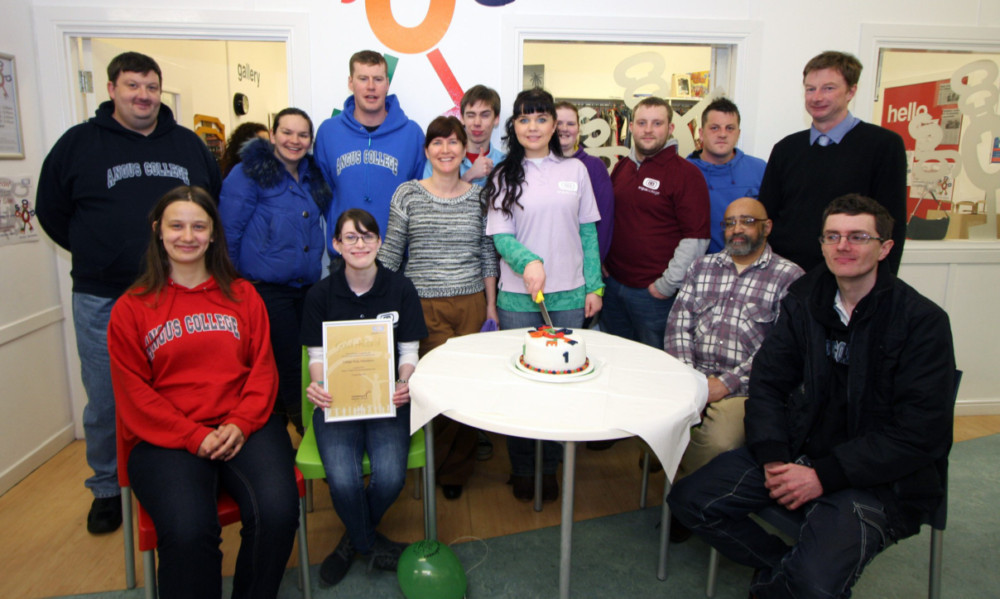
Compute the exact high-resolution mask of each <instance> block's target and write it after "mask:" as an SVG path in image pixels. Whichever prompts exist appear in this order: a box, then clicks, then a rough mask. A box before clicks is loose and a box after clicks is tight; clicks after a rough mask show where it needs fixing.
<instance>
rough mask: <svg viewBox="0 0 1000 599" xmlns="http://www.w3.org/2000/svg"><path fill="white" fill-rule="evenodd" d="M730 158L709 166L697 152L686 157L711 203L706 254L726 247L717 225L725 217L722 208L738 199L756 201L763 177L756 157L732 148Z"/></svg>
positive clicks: (761, 166) (763, 163)
mask: <svg viewBox="0 0 1000 599" xmlns="http://www.w3.org/2000/svg"><path fill="white" fill-rule="evenodd" d="M734 151H735V155H734V156H733V159H732V160H730V161H729V162H727V163H725V164H712V163H710V162H705V161H704V160H702V159H701V150H698V151H697V152H692V153H691V154H690V155H689V156H688V160H690V161H691V162H692V163H693V164H694V165H695V166H697V167H698V168H699V169H700V170H701V174H702V175H704V176H705V182H706V183H708V197H709V200H710V201H711V204H712V211H711V215H710V217H709V218H710V222H709V226H710V228H711V232H712V241H711V243H709V245H708V253H710V254H714V253H715V252H720V251H722V248H724V247H725V246H726V242H725V239H724V238H723V231H722V226H721V225H720V224H719V223H721V222H722V219H723V218H724V217H725V215H726V208H727V207H728V206H729V204H731V203H732V202H733V200H736V199H739V198H756V197H757V196H759V195H760V181H761V179H763V178H764V167H766V166H767V163H766V162H764V161H763V160H761V159H760V158H754V157H753V156H749V155H747V154H744V153H743V152H742V151H741V150H740V149H739V148H736V149H735V150H734Z"/></svg>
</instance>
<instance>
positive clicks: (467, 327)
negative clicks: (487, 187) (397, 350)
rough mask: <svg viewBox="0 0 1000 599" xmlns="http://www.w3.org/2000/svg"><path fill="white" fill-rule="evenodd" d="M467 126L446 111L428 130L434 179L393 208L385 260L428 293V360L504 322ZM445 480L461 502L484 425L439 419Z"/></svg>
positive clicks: (407, 186)
mask: <svg viewBox="0 0 1000 599" xmlns="http://www.w3.org/2000/svg"><path fill="white" fill-rule="evenodd" d="M467 139H468V138H467V137H466V133H465V127H464V126H463V125H462V122H461V121H460V120H458V119H457V118H455V117H453V116H449V117H444V116H439V117H437V118H436V119H434V120H433V121H431V124H430V125H429V126H428V127H427V137H426V139H425V140H424V153H425V154H426V155H427V164H428V166H429V167H430V168H431V176H430V177H428V178H427V179H422V180H419V181H418V180H413V181H407V182H406V183H403V184H402V185H400V186H399V187H398V188H397V189H396V193H395V194H393V196H392V202H391V204H390V205H389V230H388V231H387V232H386V235H385V243H384V244H383V245H382V249H380V250H379V253H378V258H379V261H380V262H381V263H382V264H383V265H385V267H386V268H388V269H390V270H394V271H395V270H399V267H400V264H401V263H402V261H403V256H404V255H407V254H409V260H408V261H407V263H406V270H405V271H404V273H403V274H405V275H406V278H408V279H410V280H411V281H412V282H413V285H414V286H415V287H416V289H417V294H418V295H419V296H420V305H421V306H422V307H423V312H424V322H426V324H427V329H428V332H429V334H428V336H427V338H426V339H424V340H423V341H421V342H420V357H423V356H424V354H426V353H427V352H429V351H430V350H432V349H434V348H435V347H437V346H439V345H441V344H442V343H444V342H445V341H447V340H448V339H449V338H451V337H456V336H458V335H468V334H470V333H478V332H479V330H480V329H481V328H482V326H483V322H484V321H485V320H486V319H487V318H492V319H493V320H496V319H497V308H496V285H497V263H496V252H495V250H494V249H493V240H492V239H491V238H490V237H489V235H486V231H485V228H486V219H485V217H484V216H483V209H482V203H481V200H480V192H482V188H481V187H480V186H478V185H473V184H471V183H467V182H465V181H463V180H462V179H461V177H460V170H459V169H460V168H461V166H462V159H463V158H464V157H465V146H466V142H467ZM434 427H435V432H434V441H435V443H434V457H435V462H436V464H435V468H436V469H437V480H438V481H439V483H440V484H441V487H442V489H443V492H444V496H445V497H446V498H447V499H457V498H458V497H459V496H460V495H461V494H462V486H463V485H464V484H465V483H466V482H467V481H468V480H469V477H470V476H471V475H472V471H473V469H474V468H475V463H476V448H477V443H478V438H477V436H476V430H475V429H474V428H472V427H470V426H467V425H464V424H461V423H459V422H455V421H453V420H451V419H450V418H446V417H443V416H441V417H439V418H437V419H435V423H434Z"/></svg>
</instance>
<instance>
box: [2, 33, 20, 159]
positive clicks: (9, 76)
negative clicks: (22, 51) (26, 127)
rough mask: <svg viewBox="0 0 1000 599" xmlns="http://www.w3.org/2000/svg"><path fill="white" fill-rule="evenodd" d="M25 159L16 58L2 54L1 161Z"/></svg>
mask: <svg viewBox="0 0 1000 599" xmlns="http://www.w3.org/2000/svg"><path fill="white" fill-rule="evenodd" d="M2 158H24V145H23V143H22V141H21V113H20V112H19V111H18V109H17V76H16V74H15V73H14V56H13V55H11V54H4V53H2V52H0V159H2Z"/></svg>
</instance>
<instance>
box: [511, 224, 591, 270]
mask: <svg viewBox="0 0 1000 599" xmlns="http://www.w3.org/2000/svg"><path fill="white" fill-rule="evenodd" d="M594 231H595V233H594V235H595V237H594V240H595V241H594V243H597V241H596V240H597V237H596V235H597V233H596V231H597V229H594ZM493 245H494V246H496V248H497V251H498V252H500V257H501V258H503V259H504V262H506V263H507V264H508V265H509V266H510V267H511V268H512V269H514V272H516V273H517V274H519V275H523V274H524V267H525V266H527V265H528V263H529V262H533V261H535V260H538V261H539V262H541V261H542V259H541V258H539V257H538V256H537V255H535V254H533V253H532V252H531V250H529V249H528V248H526V247H524V244H522V243H521V242H520V241H518V240H517V238H516V237H514V235H513V233H497V234H496V235H494V236H493ZM594 247H595V248H596V247H597V246H596V245H595V246H594ZM597 268H598V273H599V272H600V268H601V265H600V264H598V265H597Z"/></svg>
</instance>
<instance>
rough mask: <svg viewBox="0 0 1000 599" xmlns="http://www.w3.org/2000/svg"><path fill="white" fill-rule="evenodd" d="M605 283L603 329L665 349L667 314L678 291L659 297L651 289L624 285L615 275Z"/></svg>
mask: <svg viewBox="0 0 1000 599" xmlns="http://www.w3.org/2000/svg"><path fill="white" fill-rule="evenodd" d="M604 284H605V288H604V308H603V309H602V310H601V330H602V331H604V332H606V333H611V334H612V335H617V336H619V337H624V338H626V339H631V340H632V341H638V342H639V343H645V344H646V345H648V346H650V347H655V348H657V349H663V335H664V333H665V332H666V330H667V316H669V315H670V308H672V307H673V305H674V298H676V297H677V295H676V294H675V295H673V296H671V297H670V298H668V299H664V300H661V299H656V298H655V297H653V296H652V295H650V294H649V289H647V288H645V287H642V288H639V287H628V286H626V285H622V284H621V283H619V282H618V281H617V280H615V278H614V277H612V276H607V277H605V278H604Z"/></svg>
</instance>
